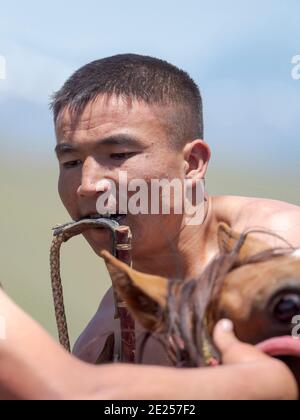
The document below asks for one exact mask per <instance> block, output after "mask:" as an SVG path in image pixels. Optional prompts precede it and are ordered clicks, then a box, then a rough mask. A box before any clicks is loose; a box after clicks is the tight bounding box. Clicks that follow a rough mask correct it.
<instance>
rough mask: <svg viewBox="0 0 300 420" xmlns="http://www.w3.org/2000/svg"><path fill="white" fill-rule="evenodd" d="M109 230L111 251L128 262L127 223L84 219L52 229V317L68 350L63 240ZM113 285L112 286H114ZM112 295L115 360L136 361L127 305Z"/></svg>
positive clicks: (106, 218) (129, 248)
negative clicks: (53, 311) (61, 255)
mask: <svg viewBox="0 0 300 420" xmlns="http://www.w3.org/2000/svg"><path fill="white" fill-rule="evenodd" d="M95 228H99V229H100V228H101V229H108V230H109V231H110V232H111V237H112V250H111V253H112V254H113V255H114V256H115V257H116V258H117V259H118V260H120V261H122V262H123V263H126V264H128V265H129V266H130V265H131V262H132V261H131V239H132V234H131V231H130V228H129V227H128V226H121V225H120V224H119V222H118V221H117V220H115V219H112V218H108V217H99V218H87V219H83V220H80V221H78V222H70V223H66V224H64V225H60V226H57V227H55V228H53V236H54V238H53V241H52V245H51V250H50V270H51V284H52V293H53V300H54V308H55V317H56V323H57V329H58V335H59V341H60V344H61V345H62V346H63V347H64V348H65V349H66V350H67V351H69V352H70V351H71V346H70V339H69V333H68V325H67V319H66V313H65V306H64V298H63V287H62V281H61V276H60V249H61V245H62V244H63V243H64V242H67V241H68V240H69V239H71V238H73V237H74V236H77V235H80V234H82V233H83V232H84V231H86V230H88V229H95ZM113 288H114V285H113ZM114 297H115V319H116V320H119V323H120V328H119V333H115V336H114V361H120V362H126V363H134V362H135V322H134V320H133V318H132V316H131V314H130V313H129V312H128V309H127V307H126V304H125V302H124V301H122V299H121V298H120V297H119V296H118V295H117V293H116V291H115V288H114Z"/></svg>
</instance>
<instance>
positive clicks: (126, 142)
mask: <svg viewBox="0 0 300 420" xmlns="http://www.w3.org/2000/svg"><path fill="white" fill-rule="evenodd" d="M96 144H97V146H141V144H142V143H141V142H140V141H139V139H138V138H136V137H134V136H131V135H128V134H116V135H112V136H109V137H105V138H103V139H101V140H98V141H97V142H96Z"/></svg>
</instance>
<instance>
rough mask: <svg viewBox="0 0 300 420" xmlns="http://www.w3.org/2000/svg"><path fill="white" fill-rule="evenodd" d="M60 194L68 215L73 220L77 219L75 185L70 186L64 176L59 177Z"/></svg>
mask: <svg viewBox="0 0 300 420" xmlns="http://www.w3.org/2000/svg"><path fill="white" fill-rule="evenodd" d="M58 193H59V196H60V199H61V201H62V203H63V205H64V206H65V208H66V210H67V211H68V213H69V214H70V215H71V216H72V217H73V218H74V217H76V215H75V214H74V213H75V209H76V202H75V200H76V188H75V187H74V186H73V185H70V183H68V182H67V180H66V179H65V177H63V176H60V177H59V181H58Z"/></svg>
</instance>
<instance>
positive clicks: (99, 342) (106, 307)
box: [73, 288, 114, 363]
mask: <svg viewBox="0 0 300 420" xmlns="http://www.w3.org/2000/svg"><path fill="white" fill-rule="evenodd" d="M113 302H114V298H113V291H112V289H111V288H110V289H109V290H108V291H107V292H106V294H105V295H104V297H103V299H102V301H101V303H100V305H99V308H98V309H97V312H96V313H95V315H94V316H93V318H92V319H91V321H90V322H89V324H88V325H87V327H86V328H85V329H84V331H83V332H82V334H81V335H80V336H79V338H78V339H77V341H76V343H75V345H74V349H73V354H74V355H75V356H77V357H78V358H79V359H81V360H84V361H85V362H88V363H95V361H96V360H97V358H98V356H99V354H100V353H101V351H102V349H103V346H104V344H105V341H106V339H107V337H108V336H109V335H110V334H112V333H113V331H114V303H113Z"/></svg>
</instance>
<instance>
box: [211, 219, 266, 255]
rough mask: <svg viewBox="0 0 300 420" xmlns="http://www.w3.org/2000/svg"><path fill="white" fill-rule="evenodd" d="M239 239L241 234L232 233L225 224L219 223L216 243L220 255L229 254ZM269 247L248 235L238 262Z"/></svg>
mask: <svg viewBox="0 0 300 420" xmlns="http://www.w3.org/2000/svg"><path fill="white" fill-rule="evenodd" d="M240 237H241V233H237V232H235V231H233V230H232V229H231V228H230V227H229V226H228V225H227V224H226V223H224V222H221V223H219V226H218V243H219V249H220V252H221V253H222V254H229V253H230V252H231V251H233V249H234V247H235V246H236V245H237V243H238V240H239V239H240ZM268 248H269V246H268V245H267V244H266V243H265V242H263V241H261V240H259V239H256V238H255V237H253V235H251V233H250V234H248V236H247V237H246V240H245V242H244V244H243V245H242V247H241V249H240V252H239V260H240V261H242V260H245V259H246V258H249V257H251V256H253V255H255V254H258V253H259V252H262V251H265V250H267V249H268Z"/></svg>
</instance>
